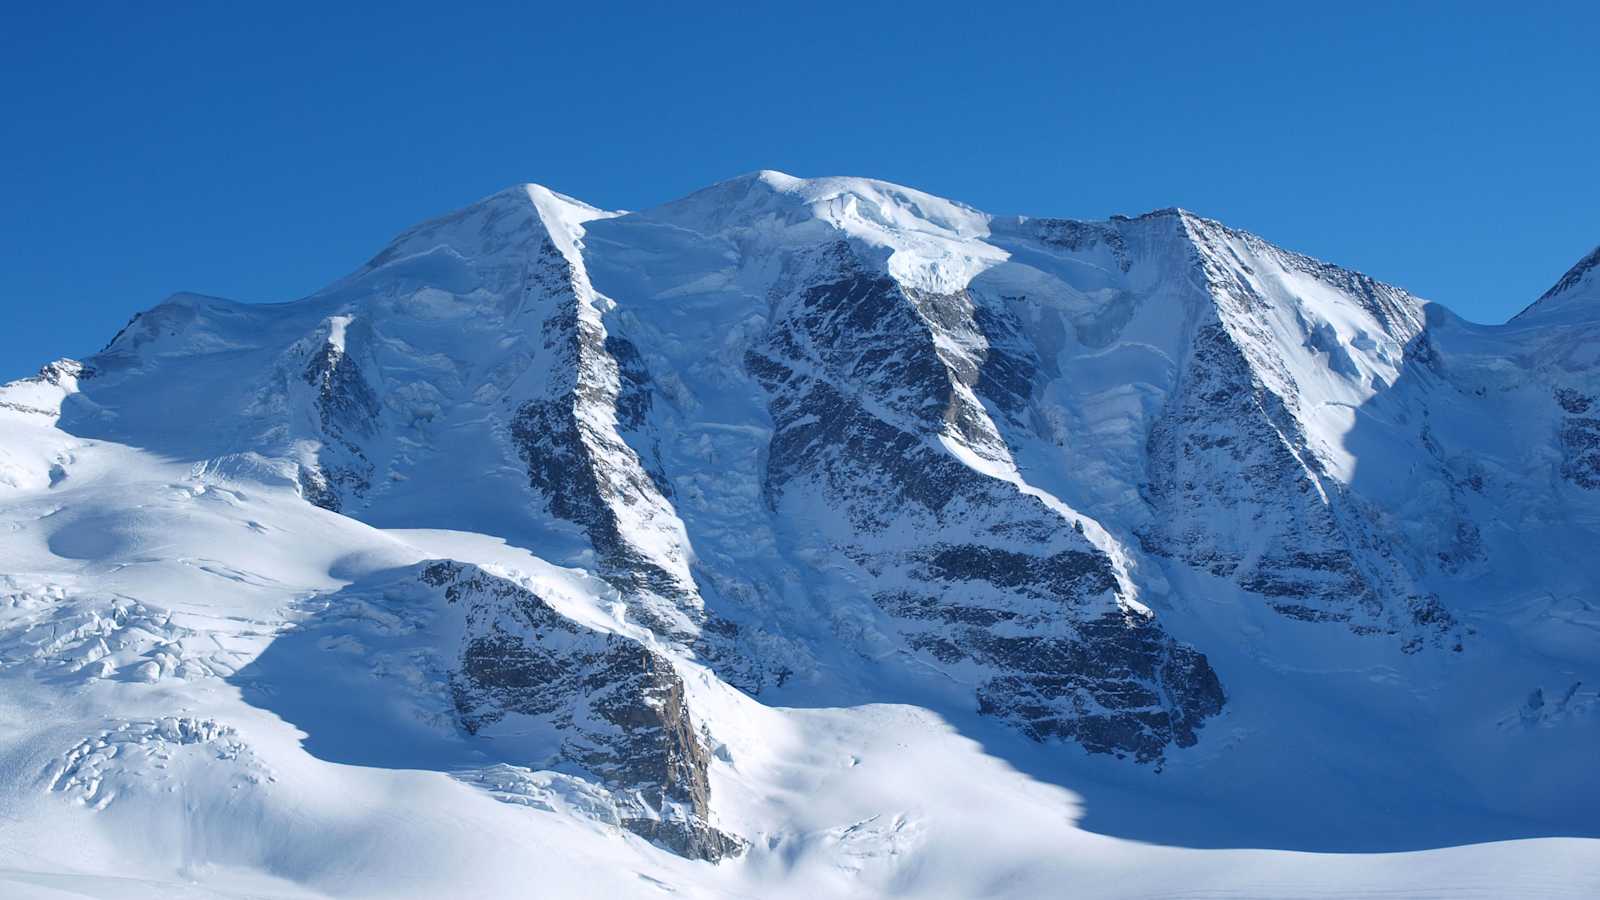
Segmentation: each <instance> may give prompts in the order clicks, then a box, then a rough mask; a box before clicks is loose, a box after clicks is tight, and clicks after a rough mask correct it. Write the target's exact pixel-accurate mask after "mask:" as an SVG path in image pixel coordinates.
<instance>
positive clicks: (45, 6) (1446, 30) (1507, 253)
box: [0, 0, 1600, 377]
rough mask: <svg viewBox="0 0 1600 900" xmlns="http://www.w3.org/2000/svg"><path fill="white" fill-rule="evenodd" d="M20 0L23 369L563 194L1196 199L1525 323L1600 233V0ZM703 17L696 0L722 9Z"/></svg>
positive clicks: (1473, 312)
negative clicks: (415, 0) (1350, 0)
mask: <svg viewBox="0 0 1600 900" xmlns="http://www.w3.org/2000/svg"><path fill="white" fill-rule="evenodd" d="M323 6H330V7H331V6H341V7H343V6H346V5H345V4H314V5H299V4H295V3H274V4H260V5H251V7H250V8H248V9H247V7H246V5H244V4H221V3H217V4H206V5H203V6H201V5H196V6H189V5H187V4H182V3H176V2H174V3H148V4H147V3H114V4H105V5H94V4H81V3H71V4H68V3H31V4H26V8H24V5H23V4H20V3H8V4H5V10H4V12H0V191H3V193H0V247H3V251H0V377H12V376H15V375H20V374H24V373H26V372H29V371H31V370H33V369H34V368H36V367H37V366H38V365H39V364H40V363H42V362H44V361H46V360H47V359H51V358H54V357H56V356H62V355H83V354H87V353H90V352H92V351H94V350H96V349H98V348H99V347H100V346H101V345H102V344H104V342H105V341H106V340H107V339H108V338H110V336H111V335H112V334H113V333H114V332H115V331H116V330H117V328H118V327H120V326H121V325H122V324H123V322H124V321H126V320H127V318H128V317H129V316H130V315H131V314H132V313H134V312H135V311H137V310H140V309H143V308H146V307H149V306H151V305H153V304H155V303H157V302H159V301H160V300H161V299H162V298H163V297H165V296H166V295H167V294H170V293H172V292H175V291H179V290H192V291H198V292H203V293H210V294H216V295H221V296H226V297H232V298H235V299H240V300H262V301H266V300H284V299H291V298H294V297H298V296H302V295H304V294H306V293H309V292H311V291H312V290H314V289H316V288H318V287H320V286H322V285H323V284H325V283H327V282H328V281H330V280H332V279H334V278H336V277H338V276H340V275H342V274H344V273H345V272H347V271H349V270H351V269H353V268H355V267H356V266H357V265H359V264H360V263H362V262H363V261H364V260H365V259H366V258H367V257H368V256H369V255H370V254H371V253H373V252H374V251H375V250H377V249H378V248H380V247H381V246H382V245H383V244H384V243H385V242H386V241H387V239H388V238H389V237H390V236H391V235H393V234H394V233H395V232H397V231H399V230H400V229H402V228H404V227H406V226H407V225H410V224H412V223H413V222H416V221H418V220H421V219H424V218H427V217H429V216H432V215H435V214H438V213H441V212H444V211H447V210H449V209H451V208H454V207H456V206H460V205H462V204H464V203H467V202H469V201H471V200H473V199H475V198H477V197H479V196H481V195H484V194H487V193H490V192H493V191H495V190H498V189H499V188H502V187H505V186H507V185H510V184H513V183H517V182H521V181H537V182H540V183H543V184H545V185H548V186H550V187H552V188H554V189H556V190H559V191H563V192H566V193H569V194H572V195H575V196H577V197H580V198H582V199H584V200H587V201H589V202H591V203H594V204H597V205H600V206H606V207H624V208H640V207H645V206H649V205H652V204H655V203H658V202H661V201H664V200H668V199H672V198H674V197H677V196H680V195H682V194H684V193H687V192H688V191H690V190H693V189H695V188H698V187H702V186H704V185H707V184H710V183H712V182H714V181H717V180H720V179H723V178H727V177H731V176H733V175H736V174H739V173H742V172H746V171H750V170H753V169H758V168H775V169H782V170H784V171H787V172H790V173H792V174H796V175H833V174H839V175H865V176H871V177H876V178H883V179H887V180H890V181H896V182H900V183H902V184H907V185H911V186H914V187H918V188H921V189H924V190H927V191H930V192H933V193H935V194H940V195H943V196H947V197H952V198H955V199H958V200H962V201H965V202H968V203H971V204H973V205H975V206H977V207H979V208H982V209H985V210H988V211H991V212H996V213H1027V214H1032V215H1063V216H1075V217H1084V218H1103V217H1105V216H1107V215H1109V214H1112V213H1138V212H1142V211H1145V210H1148V209H1152V208H1156V207H1163V206H1172V205H1179V206H1184V207H1187V208H1189V209H1192V210H1195V211H1197V212H1199V213H1202V214H1205V215H1209V216H1213V217H1215V218H1219V219H1222V220H1223V221H1225V222H1228V223H1229V224H1232V225H1235V226H1238V227H1242V228H1246V229H1249V230H1252V231H1255V232H1257V233H1259V234H1261V235H1262V236H1264V237H1266V238H1268V239H1269V240H1272V241H1274V242H1276V243H1279V244H1282V245H1284V246H1287V247H1290V248H1293V249H1296V250H1301V251H1304V252H1307V253H1310V254H1312V255H1315V256H1319V257H1322V258H1324V259H1328V260H1331V261H1334V262H1338V263H1341V264H1345V265H1349V266H1353V267H1355V268H1359V269H1361V270H1363V271H1366V272H1368V273H1370V274H1372V275H1375V276H1377V277H1379V278H1382V279H1384V280H1388V281H1392V282H1395V283H1398V284H1400V285H1403V286H1405V287H1407V288H1409V289H1411V290H1413V291H1415V292H1417V293H1419V294H1421V295H1423V296H1426V297H1429V298H1432V299H1436V300H1440V301H1442V302H1444V303H1446V304H1447V305H1449V306H1451V307H1453V308H1454V309H1456V310H1457V311H1458V312H1460V313H1462V314H1463V315H1466V316H1467V317H1469V318H1472V319H1476V320H1479V321H1500V320H1503V319H1504V318H1506V317H1507V316H1508V315H1509V314H1510V313H1512V312H1514V311H1515V310H1516V309H1518V308H1520V307H1521V306H1522V305H1524V304H1526V303H1527V302H1529V301H1530V300H1531V299H1533V297H1534V296H1536V295H1537V294H1539V293H1540V292H1541V291H1543V290H1544V289H1545V288H1546V287H1547V286H1549V285H1550V284H1551V283H1553V282H1554V281H1555V280H1556V278H1557V277H1559V276H1560V275H1561V273H1562V272H1563V271H1564V270H1565V269H1566V268H1567V267H1568V266H1569V265H1571V264H1572V263H1573V262H1575V261H1576V260H1577V259H1578V258H1579V257H1580V256H1581V255H1582V254H1583V253H1584V252H1586V251H1587V250H1589V249H1590V248H1592V247H1593V246H1594V245H1595V244H1596V243H1600V215H1597V212H1600V177H1597V176H1600V115H1597V113H1596V104H1597V102H1600V100H1597V96H1600V44H1597V42H1596V34H1600V11H1597V10H1600V4H1596V3H1594V2H1593V0H1590V2H1586V3H1571V4H1557V3H1525V4H1506V3H1496V4H1473V3H1449V4H1437V5H1434V4H1413V3H1396V4H1382V5H1377V4H1375V5H1373V6H1372V7H1370V8H1365V9H1359V10H1347V9H1344V8H1343V7H1345V6H1347V4H1327V5H1326V7H1327V9H1326V10H1324V11H1319V12H1308V11H1304V10H1303V9H1301V8H1300V7H1306V6H1309V4H1286V3H1271V4H1261V5H1251V4H1244V3H1238V4H1233V3H1222V4H1195V3H1182V4H1170V5H1168V4H1122V3H1106V2H1098V3H1093V4H1082V5H1081V6H1082V8H1081V9H1072V8H1071V7H1074V6H1079V5H1078V4H1063V3H1049V4H1039V5H1037V6H1030V5H1024V4H997V3H981V2H975V0H967V2H961V3H949V2H942V0H929V2H926V3H922V4H904V5H895V6H891V5H887V4H885V5H878V4H861V3H848V4H831V3H816V2H807V3H799V2H795V3H788V4H783V5H770V6H767V5H762V6H759V8H756V4H727V5H724V6H721V7H720V8H716V7H714V6H712V5H711V4H684V5H682V6H680V5H677V4H638V5H634V4H602V3H564V4H559V5H558V4H551V5H549V6H548V7H547V8H541V6H540V5H538V4H508V5H506V6H504V7H499V8H491V7H483V6H476V5H474V4H470V3H436V2H433V3H423V4H412V3H406V2H396V3H390V4H385V5H377V4H374V5H372V6H370V7H368V8H366V9H365V10H361V11H352V10H349V9H339V10H328V9H323V8H321V7H323ZM696 7H698V9H697V8H696Z"/></svg>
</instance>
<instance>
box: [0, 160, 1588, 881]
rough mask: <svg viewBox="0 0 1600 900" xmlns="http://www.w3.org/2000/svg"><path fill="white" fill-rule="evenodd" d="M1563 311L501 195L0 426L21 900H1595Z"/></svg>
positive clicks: (1276, 274)
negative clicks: (337, 277) (1501, 310)
mask: <svg viewBox="0 0 1600 900" xmlns="http://www.w3.org/2000/svg"><path fill="white" fill-rule="evenodd" d="M1595 259H1596V257H1594V256H1591V257H1590V258H1589V259H1587V260H1585V261H1584V262H1581V263H1579V265H1578V266H1577V267H1575V268H1574V269H1573V271H1572V272H1571V273H1569V274H1568V275H1567V276H1566V277H1564V278H1563V279H1561V280H1560V282H1559V283H1558V284H1557V285H1556V287H1555V288H1553V289H1552V290H1551V292H1550V293H1548V294H1547V295H1546V296H1545V297H1543V298H1541V299H1540V300H1539V301H1538V302H1537V303H1535V304H1534V305H1533V306H1532V307H1530V308H1529V309H1528V310H1527V311H1525V312H1524V313H1523V314H1521V315H1519V316H1518V317H1517V318H1516V319H1514V320H1513V321H1512V322H1511V323H1508V324H1507V325H1504V326H1493V327H1490V326H1478V325H1471V324H1469V323H1465V322H1462V321H1460V320H1459V319H1456V318H1455V317H1453V316H1452V315H1450V314H1449V313H1448V312H1447V311H1446V310H1444V309H1442V308H1440V307H1438V306H1435V305H1432V304H1427V303H1425V302H1423V301H1420V300H1418V299H1416V298H1414V297H1411V296H1410V295H1408V294H1406V293H1404V292H1403V291H1400V290H1398V289H1395V288H1392V287H1389V286H1387V285H1383V284H1381V283H1378V282H1375V281H1373V280H1371V279H1368V278H1366V277H1365V276H1362V275H1359V274H1357V273H1353V272H1349V271H1347V270H1343V269H1339V268H1337V267H1334V266H1330V265H1326V264H1323V263H1320V262H1317V261H1315V260H1311V259H1307V258H1305V257H1302V256H1298V255H1296V254H1292V253H1288V252H1285V251H1282V250H1280V249H1278V248H1275V247H1273V246H1271V245H1269V244H1266V243H1264V242H1263V241H1261V240H1259V239H1258V238H1255V237H1254V236H1251V235H1248V234H1244V233H1242V232H1238V231H1234V230H1232V229H1228V228H1226V227H1224V226H1222V225H1220V224H1218V223H1216V222H1212V221H1209V220H1205V219H1201V218H1198V217H1196V216H1193V215H1190V214H1188V213H1186V212H1182V211H1178V210H1168V211H1161V212H1156V213H1151V214H1148V215H1145V216H1141V217H1138V218H1134V219H1128V218H1114V219H1112V220H1110V221H1108V222H1098V223H1085V222H1071V221H1063V220H1044V219H1002V218H996V217H992V216H989V215H987V214H984V213H981V212H978V211H976V210H973V209H970V208H968V207H965V206H963V205H961V204H958V203H953V202H950V201H947V200H942V199H939V198H935V197H930V196H928V195H925V194H922V193H919V192H917V191H913V190H909V189H906V188H901V187H897V186H894V185H889V184H885V183H882V182H875V181H868V180H864V179H848V178H831V179H815V180H802V179H797V178H792V177H790V176H787V175H782V174H780V173H774V172H762V173H758V174H755V175H752V176H747V177H744V178H740V179H735V180H733V181H730V182H726V183H723V184H720V185H716V186H714V187H711V188H708V189H706V190H705V191H702V192H700V193H697V194H695V195H692V196H690V197H687V198H685V199H683V200H680V201H677V202H674V203H670V204H667V205H665V206H663V207H659V208H657V209H653V210H647V211H644V212H640V213H629V214H617V213H609V212H605V211H602V210H598V209H594V208H592V207H589V206H587V205H585V204H582V203H580V202H578V201H575V200H572V199H571V198H567V197H564V196H561V195H559V194H556V193H554V192H551V191H548V190H546V189H544V188H540V187H537V186H531V185H530V186H524V187H519V188H514V189H510V190H507V191H504V192H501V193H500V194H496V195H494V196H493V197H490V198H486V199H485V200H483V201H481V202H479V203H477V204H474V205H472V206H470V207H467V208H466V209H464V210H461V211H459V212H457V213H454V214H452V215H449V216H446V217H444V218H441V219H438V220H435V221H432V222H429V223H425V224H423V225H421V226H418V227H417V228H415V229H412V230H411V231H409V232H407V233H406V234H404V235H402V236H401V237H399V238H398V239H396V240H395V241H394V242H393V243H392V244H390V245H389V246H388V247H387V248H386V249H384V250H383V251H382V252H381V253H379V254H378V256H376V257H375V258H374V259H373V260H372V261H371V262H370V263H368V264H367V265H366V266H364V267H363V268H361V269H360V270H358V271H357V272H355V273H354V274H352V275H351V276H349V277H348V278H346V279H344V280H342V281H340V282H338V283H336V284H334V285H332V286H330V287H329V288H327V289H326V290H324V291H322V292H320V293H318V294H316V295H313V296H312V297H309V298H307V299H305V300H302V301H299V302H296V303H292V304H280V305H273V306H262V305H241V304H235V303H231V302H229V301H225V300H218V299H214V298H206V297H198V296H193V295H180V296H178V297H174V298H173V299H172V300H170V301H168V302H167V303H165V304H163V305H161V306H159V307H157V308H156V309H154V310H151V311H150V312H147V313H144V314H142V315H140V316H138V317H137V318H136V319H135V320H134V321H133V322H131V323H130V325H129V326H128V328H126V329H124V331H123V332H122V333H121V334H119V335H118V336H117V337H116V338H115V339H114V340H113V341H112V342H111V344H110V345H109V346H108V347H107V348H106V350H105V351H103V352H102V353H100V354H98V355H97V356H95V357H93V358H91V359H89V360H86V361H84V363H81V364H80V363H74V362H71V361H63V362H60V363H56V364H52V365H51V366H49V367H46V369H45V370H44V371H43V372H41V374H40V376H39V377H37V378H34V379H29V380H25V381H21V382H16V383H13V384H11V385H8V386H5V387H4V388H3V389H0V551H3V552H0V559H3V560H4V568H3V572H0V810H3V814H0V894H3V895H5V896H8V897H9V896H20V897H56V896H95V897H101V896H104V897H110V896H118V897H121V896H132V897H139V896H152V897H155V896H162V897H166V896H208V897H209V896H230V897H246V896H248V897H279V896H282V897H345V896H371V897H404V896H416V897H438V896H452V897H477V896H482V897H496V896H524V895H529V894H532V895H536V896H601V895H604V896H658V895H661V894H663V893H677V894H680V895H686V896H704V897H784V896H806V897H815V896H819V895H820V896H863V897H865V896H885V895H889V896H915V897H973V896H1000V897H1036V896H1058V895H1064V894H1070V895H1072V896H1084V897H1094V896H1108V897H1193V896H1219V897H1221V896H1228V897H1235V896H1237V897H1294V896H1330V895H1332V896H1365V895H1374V896H1378V895H1381V896H1417V897H1461V896H1518V897H1538V896H1594V895H1595V894H1596V893H1597V892H1600V844H1597V843H1596V841H1595V840H1594V837H1595V836H1596V835H1597V833H1600V816H1597V814H1596V812H1595V811H1596V810H1597V809H1600V776H1597V775H1596V767H1595V765H1594V762H1595V748H1596V746H1600V742H1597V739H1600V710H1597V707H1600V694H1597V692H1596V687H1595V686H1596V685H1600V672H1597V671H1595V669H1596V661H1597V660H1600V653H1597V651H1600V614H1597V613H1596V612H1595V609H1594V604H1595V599H1596V586H1597V585H1600V561H1597V560H1596V559H1595V557H1594V554H1593V553H1592V550H1591V548H1592V547H1593V546H1595V545H1596V540H1597V538H1600V534H1597V532H1600V375H1597V374H1596V371H1597V370H1596V363H1597V361H1600V359H1597V357H1600V288H1597V284H1596V282H1595V276H1594V272H1595V271H1596V265H1595Z"/></svg>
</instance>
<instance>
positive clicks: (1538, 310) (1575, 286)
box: [1511, 247, 1600, 321]
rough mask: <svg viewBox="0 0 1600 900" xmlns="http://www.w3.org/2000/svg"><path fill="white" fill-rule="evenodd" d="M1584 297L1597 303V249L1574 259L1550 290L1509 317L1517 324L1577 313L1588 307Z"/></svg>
mask: <svg viewBox="0 0 1600 900" xmlns="http://www.w3.org/2000/svg"><path fill="white" fill-rule="evenodd" d="M1585 298H1590V299H1593V300H1595V301H1600V247H1595V248H1594V249H1593V250H1591V251H1589V254H1588V255H1587V256H1585V257H1584V258H1583V259H1580V260H1578V262H1577V264H1576V265H1574V266H1573V267H1572V268H1570V269H1568V270H1567V273H1566V274H1565V275H1562V276H1561V278H1560V279H1559V280H1558V281H1556V283H1555V284H1553V285H1551V286H1550V290H1548V291H1545V292H1544V293H1543V294H1541V295H1539V299H1537V300H1535V301H1533V303H1531V304H1529V305H1528V307H1527V308H1526V309H1524V310H1523V311H1522V312H1519V313H1517V314H1516V315H1515V316H1512V317H1511V318H1512V321H1517V320H1520V319H1524V318H1533V317H1543V316H1546V315H1553V314H1556V313H1561V312H1567V313H1574V314H1577V313H1578V312H1579V311H1580V310H1585V309H1589V308H1591V307H1590V305H1589V304H1587V303H1586V301H1585Z"/></svg>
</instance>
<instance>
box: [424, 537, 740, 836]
mask: <svg viewBox="0 0 1600 900" xmlns="http://www.w3.org/2000/svg"><path fill="white" fill-rule="evenodd" d="M417 578H418V579H419V580H420V581H421V582H422V583H423V584H426V585H428V586H429V587H431V588H434V589H436V590H438V591H439V592H440V593H441V595H442V597H443V599H444V601H445V602H447V603H449V604H454V605H457V606H459V607H460V610H461V613H462V614H463V615H464V619H465V624H464V629H463V633H462V637H461V643H460V647H459V651H458V655H457V656H456V657H455V660H454V663H453V665H452V666H451V668H450V675H449V683H450V693H451V698H452V700H453V703H454V706H455V710H456V713H457V715H458V716H459V719H460V722H461V726H462V727H463V728H464V729H465V730H466V731H467V733H469V734H472V735H483V736H494V735H496V734H502V733H507V732H509V733H511V734H516V733H521V732H527V731H529V730H548V731H549V732H550V733H552V734H553V735H556V736H557V740H558V742H559V743H558V747H559V749H558V750H557V751H556V758H555V759H554V760H553V761H554V762H555V763H556V764H558V765H559V764H565V765H569V766H575V767H577V768H578V769H579V770H580V771H582V772H584V773H587V774H589V775H590V776H591V777H593V778H595V779H596V780H598V781H599V782H600V783H601V784H602V785H603V786H604V787H605V788H606V789H608V790H609V791H610V792H611V796H612V797H613V798H615V799H614V802H615V803H616V805H617V808H618V816H619V820H620V823H621V824H622V825H623V827H625V828H627V829H628V830H630V831H633V832H635V833H637V834H640V835H643V836H644V837H647V838H650V839H651V840H654V841H657V842H658V843H661V844H663V845H665V846H667V847H669V848H671V849H672V850H674V851H676V852H678V853H681V854H683V855H685V856H693V857H696V858H699V859H709V860H716V859H720V858H721V857H723V856H726V855H728V854H730V853H738V852H740V850H742V848H743V842H742V841H741V840H739V839H738V838H735V837H732V836H730V835H728V834H725V833H723V832H721V831H719V830H717V829H716V828H714V827H712V826H711V825H710V824H708V823H709V820H710V819H711V787H710V783H709V781H708V778H707V774H706V770H707V767H708V764H709V759H710V756H709V753H708V751H707V750H706V747H705V744H704V742H703V740H702V738H701V736H700V732H699V729H698V728H697V726H696V725H695V722H694V720H693V717H692V715H691V713H690V711H689V708H688V704H687V700H686V698H685V696H684V687H683V680H682V678H680V677H679V676H678V674H677V672H676V671H675V670H674V669H673V665H672V661H671V660H670V659H669V658H667V657H666V656H664V655H663V654H662V653H660V652H659V651H655V650H651V649H650V648H648V647H646V646H644V645H643V644H641V643H640V642H638V641H636V640H633V639H631V638H628V637H625V636H623V635H619V634H606V633H601V632H597V631H595V630H593V629H590V628H586V627H584V626H582V625H580V624H578V623H576V622H574V621H572V620H570V619H568V618H566V617H565V616H563V615H561V614H560V613H559V612H557V611H556V610H555V609H553V608H552V607H551V606H550V604H549V603H547V602H546V601H544V600H543V599H541V598H540V597H539V596H538V595H537V594H535V593H534V592H533V591H531V590H529V589H528V588H526V587H523V586H521V585H518V584H516V583H514V582H512V581H510V580H508V579H506V578H502V577H497V576H495V575H491V574H489V573H487V572H484V571H483V570H482V569H480V568H478V567H476V566H471V565H464V564H461V563H456V562H451V561H438V562H432V563H428V564H425V565H423V566H421V567H420V571H419V572H418V573H417ZM513 761H514V762H520V763H522V764H524V765H526V764H528V763H535V764H548V763H550V762H552V760H548V759H545V760H541V759H525V760H513Z"/></svg>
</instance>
